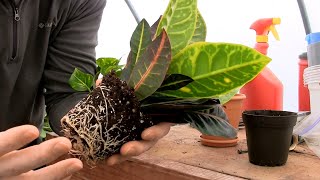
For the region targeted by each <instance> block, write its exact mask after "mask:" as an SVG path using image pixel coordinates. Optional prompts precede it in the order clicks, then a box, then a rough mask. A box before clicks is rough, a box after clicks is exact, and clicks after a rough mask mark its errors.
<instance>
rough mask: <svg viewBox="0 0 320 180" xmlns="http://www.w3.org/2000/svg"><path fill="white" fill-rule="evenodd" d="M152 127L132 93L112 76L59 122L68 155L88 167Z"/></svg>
mask: <svg viewBox="0 0 320 180" xmlns="http://www.w3.org/2000/svg"><path fill="white" fill-rule="evenodd" d="M151 125H152V122H151V121H150V118H147V117H145V116H144V115H143V114H142V113H141V112H140V103H139V101H138V100H137V99H136V97H135V95H134V91H133V89H132V88H129V87H128V86H127V84H126V83H125V82H123V81H121V80H120V79H118V78H116V76H115V74H114V72H112V73H111V74H109V75H106V76H105V77H104V78H103V81H102V83H101V85H100V86H98V87H97V88H96V89H94V90H93V91H92V92H91V93H90V94H89V95H88V96H87V97H86V98H84V99H83V100H82V101H80V102H79V103H78V104H77V105H76V106H75V107H74V108H73V109H72V110H70V111H69V113H68V114H67V116H66V117H65V118H64V119H63V120H62V129H63V132H64V135H65V136H66V137H67V138H69V139H70V140H71V142H72V146H73V148H72V151H71V154H72V155H74V156H76V157H78V158H80V159H82V160H85V161H86V162H87V163H88V164H89V165H91V166H94V165H95V164H96V163H97V162H98V161H101V160H104V159H106V158H108V157H110V156H111V155H113V154H115V153H118V152H119V151H120V147H121V146H122V145H123V144H124V143H125V142H128V141H132V140H136V139H140V134H141V132H142V131H143V130H144V129H145V128H146V127H149V126H151Z"/></svg>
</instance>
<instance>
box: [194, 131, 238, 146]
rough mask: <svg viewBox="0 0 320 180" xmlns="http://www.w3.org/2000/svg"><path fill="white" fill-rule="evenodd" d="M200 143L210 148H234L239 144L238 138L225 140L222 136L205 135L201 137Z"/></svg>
mask: <svg viewBox="0 0 320 180" xmlns="http://www.w3.org/2000/svg"><path fill="white" fill-rule="evenodd" d="M200 142H201V144H202V145H205V146H210V147H219V148H223V147H232V146H236V145H237V144H238V137H235V138H225V137H222V136H211V135H204V134H202V135H201V136H200Z"/></svg>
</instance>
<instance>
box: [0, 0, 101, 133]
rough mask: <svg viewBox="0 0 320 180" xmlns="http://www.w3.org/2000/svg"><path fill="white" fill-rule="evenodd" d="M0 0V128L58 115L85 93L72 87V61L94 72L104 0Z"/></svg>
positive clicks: (53, 120)
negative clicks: (46, 114) (70, 83)
mask: <svg viewBox="0 0 320 180" xmlns="http://www.w3.org/2000/svg"><path fill="white" fill-rule="evenodd" d="M14 2H15V1H14V0H0V131H3V130H6V129H8V128H11V127H14V126H18V125H23V124H32V125H35V126H37V127H38V128H40V127H41V124H42V121H43V117H44V112H45V107H46V111H47V113H48V115H49V119H50V124H51V126H52V127H53V129H54V131H55V132H56V133H59V134H60V119H61V118H62V117H63V116H64V115H65V114H66V113H67V112H68V111H69V110H70V109H71V108H72V107H73V106H74V105H75V104H76V103H77V102H79V101H80V100H81V99H82V98H83V97H85V96H86V95H87V93H78V92H75V91H74V90H72V88H70V86H69V84H68V80H69V78H70V76H71V74H72V72H73V70H74V68H75V67H77V68H80V69H81V70H82V71H85V72H87V73H90V74H95V71H96V65H95V59H96V58H95V47H96V45H97V32H98V29H99V26H100V21H101V17H102V13H103V9H104V7H105V3H106V0H20V1H19V2H18V4H16V3H14Z"/></svg>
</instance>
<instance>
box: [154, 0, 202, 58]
mask: <svg viewBox="0 0 320 180" xmlns="http://www.w3.org/2000/svg"><path fill="white" fill-rule="evenodd" d="M197 2H198V1H197V0H192V1H190V0H175V1H170V2H169V4H168V6H167V9H166V11H165V12H164V14H163V16H162V18H161V20H160V22H159V25H158V28H157V33H156V35H159V34H160V33H161V31H162V29H165V30H166V32H167V33H168V36H169V39H170V42H171V49H172V56H174V55H175V54H177V53H178V52H179V51H180V50H181V49H183V48H185V47H186V46H187V45H188V43H189V42H190V41H191V39H192V37H193V34H194V32H195V28H196V21H197Z"/></svg>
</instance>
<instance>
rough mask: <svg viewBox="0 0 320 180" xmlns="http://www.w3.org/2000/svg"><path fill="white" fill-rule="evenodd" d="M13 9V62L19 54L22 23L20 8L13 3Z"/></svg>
mask: <svg viewBox="0 0 320 180" xmlns="http://www.w3.org/2000/svg"><path fill="white" fill-rule="evenodd" d="M11 5H12V8H13V12H14V17H13V36H12V38H13V43H12V44H13V47H12V54H11V60H14V59H15V58H16V57H17V54H18V22H19V21H20V14H19V8H18V7H19V6H17V5H16V4H15V3H12V4H11Z"/></svg>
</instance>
